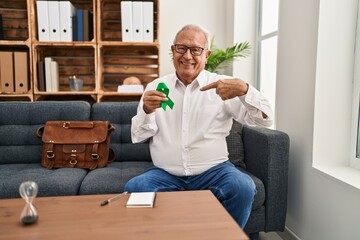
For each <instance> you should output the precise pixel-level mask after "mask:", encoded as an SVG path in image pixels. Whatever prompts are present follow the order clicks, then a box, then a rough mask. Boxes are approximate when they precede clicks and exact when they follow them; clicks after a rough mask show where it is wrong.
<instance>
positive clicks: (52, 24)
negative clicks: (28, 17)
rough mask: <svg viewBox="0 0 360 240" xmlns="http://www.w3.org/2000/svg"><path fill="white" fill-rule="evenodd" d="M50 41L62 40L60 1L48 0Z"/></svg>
mask: <svg viewBox="0 0 360 240" xmlns="http://www.w3.org/2000/svg"><path fill="white" fill-rule="evenodd" d="M48 12H49V28H50V41H51V42H60V12H59V1H48Z"/></svg>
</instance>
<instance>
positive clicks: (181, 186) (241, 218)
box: [125, 161, 256, 228]
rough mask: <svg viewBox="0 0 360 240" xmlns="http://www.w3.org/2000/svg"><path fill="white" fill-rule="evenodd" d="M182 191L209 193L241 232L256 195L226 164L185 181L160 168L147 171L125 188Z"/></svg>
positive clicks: (245, 179)
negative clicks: (228, 214) (220, 204)
mask: <svg viewBox="0 0 360 240" xmlns="http://www.w3.org/2000/svg"><path fill="white" fill-rule="evenodd" d="M185 190H210V191H211V192H212V193H213V194H214V195H215V197H216V198H217V199H218V200H219V201H220V202H221V203H222V205H223V206H224V207H225V209H226V210H227V211H228V212H229V213H230V215H231V216H232V217H233V218H234V219H235V221H236V222H237V223H238V224H239V225H240V226H241V227H242V228H244V227H245V224H246V222H247V220H248V218H249V215H250V212H251V207H252V203H253V200H254V196H255V194H256V188H255V184H254V181H253V180H252V179H251V178H250V177H249V176H248V175H247V174H245V173H242V172H241V171H239V170H238V169H236V168H235V166H234V165H233V164H232V163H231V162H230V161H226V162H224V163H221V164H219V165H217V166H214V167H212V168H210V169H209V170H207V171H206V172H204V173H202V174H199V175H196V176H187V177H177V176H173V175H171V174H169V173H168V172H166V171H164V170H163V169H161V168H158V167H151V168H149V169H148V170H146V171H145V172H144V173H143V174H141V175H139V176H136V177H134V178H132V179H130V180H129V181H128V182H127V183H126V185H125V191H128V192H166V191H185Z"/></svg>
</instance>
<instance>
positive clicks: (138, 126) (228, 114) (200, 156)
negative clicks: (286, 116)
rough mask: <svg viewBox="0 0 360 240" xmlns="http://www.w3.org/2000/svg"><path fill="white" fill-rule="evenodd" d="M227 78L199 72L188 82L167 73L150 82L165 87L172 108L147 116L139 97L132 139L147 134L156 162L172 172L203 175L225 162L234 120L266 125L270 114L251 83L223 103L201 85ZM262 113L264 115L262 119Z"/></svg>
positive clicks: (149, 87) (141, 138)
mask: <svg viewBox="0 0 360 240" xmlns="http://www.w3.org/2000/svg"><path fill="white" fill-rule="evenodd" d="M228 78H231V77H229V76H224V75H218V74H215V73H210V72H207V71H202V72H201V73H200V74H199V76H198V77H197V78H196V79H195V80H194V81H193V82H192V83H191V84H189V85H188V86H185V85H184V84H183V83H182V82H181V81H180V80H178V78H177V76H176V74H170V75H167V76H164V77H161V78H158V79H156V80H154V81H152V82H150V83H149V84H148V85H147V87H146V89H145V91H147V90H154V89H156V87H157V85H158V84H159V83H160V82H163V83H165V84H166V85H167V87H168V88H169V95H168V97H169V98H170V99H171V100H172V101H173V102H174V107H173V109H170V108H169V106H167V107H166V111H164V110H163V109H162V108H158V109H156V111H155V112H153V113H150V114H146V113H145V112H144V110H143V100H142V98H141V100H140V103H139V106H138V110H137V115H136V116H134V117H133V119H132V125H131V136H132V141H133V143H139V142H143V141H145V140H147V139H149V138H150V153H151V157H152V160H153V163H154V165H155V166H157V167H159V168H162V169H164V170H165V171H167V172H169V173H170V174H173V175H176V176H192V175H197V174H201V173H203V172H204V171H206V170H208V169H209V168H211V167H213V166H215V165H217V164H219V163H222V162H224V161H227V160H228V151H227V145H226V139H225V138H226V136H228V135H229V131H230V129H231V126H232V119H233V118H234V119H235V120H236V121H238V122H240V123H243V124H247V125H251V126H263V127H268V126H271V124H272V119H273V113H272V110H271V107H270V103H269V102H268V101H267V100H266V99H265V98H264V97H263V96H262V95H261V94H260V93H259V91H257V90H256V89H255V88H254V87H252V86H250V85H249V90H248V92H247V94H246V95H244V96H241V97H235V98H233V99H229V100H225V101H223V100H222V99H221V98H220V96H219V95H217V94H216V90H215V89H210V90H207V91H200V88H201V87H203V86H205V85H207V84H210V83H212V82H215V81H217V80H220V79H228ZM262 112H264V113H265V114H266V115H267V118H265V119H264V118H263V117H262Z"/></svg>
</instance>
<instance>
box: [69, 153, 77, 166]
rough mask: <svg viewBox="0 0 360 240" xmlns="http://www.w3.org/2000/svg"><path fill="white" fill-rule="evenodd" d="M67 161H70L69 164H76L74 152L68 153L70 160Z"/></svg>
mask: <svg viewBox="0 0 360 240" xmlns="http://www.w3.org/2000/svg"><path fill="white" fill-rule="evenodd" d="M69 163H70V164H71V165H75V164H77V160H76V153H72V154H71V155H70V161H69Z"/></svg>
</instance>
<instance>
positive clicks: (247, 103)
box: [230, 85, 274, 127]
mask: <svg viewBox="0 0 360 240" xmlns="http://www.w3.org/2000/svg"><path fill="white" fill-rule="evenodd" d="M238 99H240V102H241V104H240V106H238V104H237V103H236V102H239V101H238V100H237V99H236V100H235V101H232V102H233V103H232V104H230V105H231V107H230V108H232V111H233V113H234V112H235V115H234V116H233V117H234V119H235V120H237V121H238V122H241V123H245V124H247V125H250V126H259V127H270V126H271V125H272V124H273V119H274V113H273V111H272V108H271V105H270V102H269V101H268V100H267V99H266V98H265V97H264V96H263V95H262V94H261V93H260V92H259V91H258V90H256V89H255V88H254V87H253V86H251V85H249V89H248V92H247V94H246V95H244V96H241V97H238ZM234 102H235V103H234ZM236 105H237V106H236ZM235 108H237V109H239V108H240V111H236V109H235ZM262 113H264V114H266V118H264V117H263V114H262Z"/></svg>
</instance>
